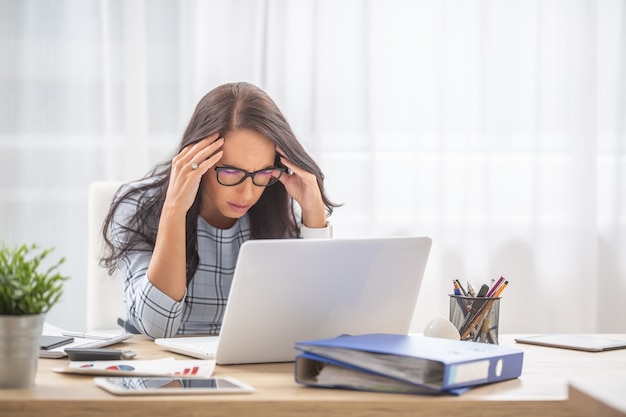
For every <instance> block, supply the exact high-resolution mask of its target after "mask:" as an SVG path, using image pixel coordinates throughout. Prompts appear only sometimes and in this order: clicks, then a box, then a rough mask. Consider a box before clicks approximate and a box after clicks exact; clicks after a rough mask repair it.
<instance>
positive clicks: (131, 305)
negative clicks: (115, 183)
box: [111, 196, 332, 338]
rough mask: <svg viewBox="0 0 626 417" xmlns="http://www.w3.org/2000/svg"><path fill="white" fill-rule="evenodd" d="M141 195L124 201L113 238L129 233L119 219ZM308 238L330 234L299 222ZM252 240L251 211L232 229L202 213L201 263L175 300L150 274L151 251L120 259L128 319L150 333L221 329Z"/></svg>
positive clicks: (133, 208) (130, 211)
mask: <svg viewBox="0 0 626 417" xmlns="http://www.w3.org/2000/svg"><path fill="white" fill-rule="evenodd" d="M138 198H140V197H137V196H133V197H132V198H128V199H126V200H125V201H124V202H123V203H122V204H120V205H119V208H118V210H117V211H116V213H115V218H114V221H113V223H112V228H111V231H112V240H113V242H114V243H115V242H117V244H119V242H120V241H121V239H123V238H124V234H123V232H122V231H121V228H120V224H123V221H124V219H128V218H129V217H130V216H132V214H133V213H134V212H135V211H136V210H137V206H138V200H137V199H138ZM300 230H301V232H300V233H301V235H302V236H303V237H315V238H319V237H331V234H332V229H331V228H330V225H329V226H327V227H326V228H324V229H309V228H306V227H304V226H301V227H300ZM248 239H250V221H249V218H248V215H245V216H243V217H241V218H240V219H238V220H237V222H235V225H234V226H233V227H231V228H230V229H217V228H215V227H213V226H211V225H210V224H208V223H207V222H206V221H205V220H204V219H203V218H201V217H198V255H199V258H200V260H199V265H198V270H197V271H196V274H195V275H194V278H193V280H192V281H191V283H190V284H189V285H188V286H187V290H186V293H185V295H184V297H183V299H182V300H181V301H175V300H173V299H172V298H171V297H169V296H168V295H166V294H164V293H163V292H162V291H161V290H159V289H158V288H157V287H155V286H154V285H153V284H152V283H151V282H150V280H149V279H148V275H147V272H148V266H149V265H150V259H151V258H152V251H151V250H144V251H133V252H130V253H128V254H127V255H126V256H125V257H124V258H123V259H121V260H120V262H119V263H118V268H119V271H120V273H121V276H122V277H123V279H124V285H123V287H124V294H123V300H124V304H125V305H126V315H127V317H126V320H127V321H128V322H129V323H130V324H132V325H133V326H135V328H136V329H137V330H138V331H140V332H141V333H143V334H145V335H147V336H148V337H151V338H159V337H172V336H174V335H176V334H219V332H220V328H221V324H222V318H223V317H224V309H225V307H226V302H227V300H228V294H229V291H230V286H231V283H232V279H233V273H234V271H235V264H236V262H237V256H238V254H239V248H240V247H241V245H242V244H243V242H245V241H246V240H248Z"/></svg>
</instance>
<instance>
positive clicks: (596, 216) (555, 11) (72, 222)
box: [0, 0, 626, 333]
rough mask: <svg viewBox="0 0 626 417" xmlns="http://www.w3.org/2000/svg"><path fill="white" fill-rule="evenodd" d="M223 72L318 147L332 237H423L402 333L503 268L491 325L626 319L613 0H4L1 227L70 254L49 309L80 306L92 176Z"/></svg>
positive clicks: (117, 167)
mask: <svg viewBox="0 0 626 417" xmlns="http://www.w3.org/2000/svg"><path fill="white" fill-rule="evenodd" d="M238 80H246V81H250V82H253V83H256V84H258V85H260V86H261V87H263V88H264V89H266V90H267V91H268V92H269V93H270V94H271V95H272V96H273V97H274V99H275V100H276V101H277V103H278V104H279V106H281V108H282V109H283V111H284V113H285V114H286V116H287V118H288V119H289V121H290V122H291V124H292V126H293V128H294V130H295V131H296V133H297V134H298V136H299V137H300V139H301V140H302V141H303V143H304V144H305V146H306V147H307V148H308V149H309V150H310V152H311V153H312V154H313V155H314V156H315V157H316V158H317V160H318V161H319V162H320V164H321V165H322V168H323V169H324V170H325V173H326V176H327V187H328V190H329V192H330V195H331V198H333V199H334V200H335V201H337V202H343V203H345V205H344V206H343V207H342V208H339V209H337V210H336V212H335V214H334V216H333V219H332V221H333V223H334V228H335V235H336V236H338V237H370V236H397V235H427V236H431V237H432V238H433V248H432V252H431V256H430V260H429V264H428V267H427V270H426V274H425V277H424V282H423V285H422V292H421V294H420V299H419V301H418V305H417V310H416V314H415V320H414V324H413V330H414V331H417V332H419V331H421V330H422V329H423V327H424V325H425V324H426V323H427V322H428V320H430V318H431V317H432V316H433V315H434V314H442V315H447V309H448V293H450V292H451V290H452V280H453V279H456V278H458V279H460V280H461V282H462V283H465V282H466V281H467V280H470V281H472V282H473V283H474V284H475V285H478V284H481V283H489V282H490V281H491V279H493V278H498V277H499V276H504V277H505V278H507V279H509V281H510V285H509V287H508V288H507V290H506V292H505V293H504V294H503V297H504V298H503V300H502V303H501V318H500V320H501V323H500V331H501V332H506V333H511V332H528V333H535V332H548V331H563V332H592V331H602V332H624V331H626V323H625V319H626V307H624V306H626V303H624V302H623V300H624V299H625V298H626V259H625V258H626V256H625V255H626V133H625V123H624V122H625V121H626V100H625V99H626V4H625V3H624V2H623V1H621V0H548V1H544V0H542V1H539V0H535V1H528V0H492V1H487V0H482V1H480V0H473V1H472V0H448V1H430V0H421V1H416V0H369V1H362V0H340V1H336V0H319V1H314V0H295V1H294V0H276V1H271V0H267V1H256V0H235V1H232V0H213V1H201V0H198V1H179V2H175V1H166V0H161V1H155V0H146V1H141V0H126V1H122V0H116V1H112V0H60V1H59V0H56V1H51V0H50V1H45V0H0V149H1V153H0V172H2V176H1V178H0V190H1V193H0V216H1V217H0V239H2V240H3V241H4V242H5V243H9V244H17V243H22V242H37V243H39V244H40V245H42V246H54V247H55V248H56V250H55V252H53V254H55V255H57V256H65V257H66V258H67V262H66V265H65V272H66V273H67V274H68V275H71V277H72V279H71V281H70V282H69V283H68V284H67V285H66V291H65V297H64V300H63V302H62V303H61V304H60V305H59V306H58V307H56V308H55V309H54V310H53V311H52V312H51V314H50V318H49V319H50V320H51V321H52V322H54V324H57V325H59V326H62V327H71V328H78V329H80V328H82V327H84V325H85V321H84V311H85V302H84V294H85V273H86V261H85V259H86V249H85V247H86V239H87V236H86V192H87V186H88V184H89V183H90V182H91V181H94V180H102V179H112V180H130V179H133V178H136V177H138V176H140V175H142V174H144V173H145V172H146V171H147V170H148V169H149V168H150V167H151V166H152V165H153V164H154V163H155V162H159V161H162V160H164V159H166V158H170V157H171V154H170V153H171V151H172V150H173V149H174V148H175V146H176V143H177V142H178V140H179V138H180V135H181V134H182V131H183V129H184V127H185V125H186V122H187V120H188V118H189V117H190V115H191V112H192V111H193V108H194V106H195V104H196V102H197V101H198V100H199V98H200V97H201V96H202V95H204V94H205V93H206V92H207V91H208V90H210V89H211V88H213V87H215V86H217V85H218V84H221V83H224V82H230V81H238ZM392 279H393V277H390V281H391V280H392Z"/></svg>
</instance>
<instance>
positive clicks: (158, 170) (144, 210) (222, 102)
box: [100, 82, 338, 284]
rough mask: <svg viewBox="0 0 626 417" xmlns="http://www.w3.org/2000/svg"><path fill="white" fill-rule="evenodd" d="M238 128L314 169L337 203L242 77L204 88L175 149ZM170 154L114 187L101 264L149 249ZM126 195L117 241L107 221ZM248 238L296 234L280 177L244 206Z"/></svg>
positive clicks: (279, 119) (194, 263)
mask: <svg viewBox="0 0 626 417" xmlns="http://www.w3.org/2000/svg"><path fill="white" fill-rule="evenodd" d="M237 129H250V130H253V131H255V132H258V133H260V134H261V135H263V136H265V137H267V138H269V139H270V140H272V141H273V142H274V143H275V144H276V145H277V146H278V147H280V148H281V149H282V150H283V152H284V153H285V155H286V156H287V158H288V159H289V160H291V161H292V162H293V163H294V164H296V165H297V166H298V167H300V168H302V169H304V170H306V171H308V172H311V173H313V174H315V176H316V177H317V183H318V185H319V188H320V191H321V193H322V199H323V201H324V205H325V206H326V215H327V216H330V215H331V214H332V212H333V208H334V207H337V206H338V205H337V204H334V203H333V202H331V201H330V200H329V199H328V197H327V195H326V193H325V191H324V174H323V173H322V171H321V169H320V167H319V166H318V165H317V164H316V163H315V161H313V159H312V158H311V157H310V156H309V154H308V153H307V152H306V151H305V150H304V148H303V146H302V144H301V143H300V142H299V141H298V140H297V139H296V137H295V135H294V133H293V131H292V130H291V127H290V126H289V123H287V120H286V119H285V117H284V116H283V114H282V113H281V111H280V109H279V108H278V106H277V105H276V104H275V103H274V101H273V100H272V99H271V98H270V97H269V96H268V95H267V94H266V93H265V92H264V91H263V90H261V89H260V88H258V87H256V86H254V85H252V84H249V83H245V82H240V83H232V84H224V85H221V86H219V87H217V88H215V89H214V90H211V91H210V92H209V93H207V94H206V95H205V96H204V97H203V98H202V99H201V100H200V102H199V103H198V105H197V106H196V109H195V111H194V113H193V115H192V116H191V120H190V121H189V124H188V126H187V129H186V130H185V132H184V134H183V137H182V140H181V142H180V145H179V147H178V150H177V151H176V154H178V153H179V152H180V151H181V150H182V149H183V148H185V147H186V146H188V145H191V144H193V143H196V142H198V141H200V140H202V139H204V138H206V137H207V136H210V135H212V134H214V133H219V134H220V135H221V136H224V135H225V134H226V133H227V132H231V131H233V130H237ZM171 169H172V161H171V159H170V160H169V161H167V162H164V163H161V164H158V165H157V166H156V167H155V168H154V169H153V170H152V171H151V172H150V173H149V174H148V175H147V176H146V177H145V178H152V179H153V181H146V182H145V184H144V185H142V186H139V187H124V188H122V189H121V191H118V195H117V196H116V199H115V201H114V203H113V204H112V205H111V208H110V210H109V213H108V215H107V217H106V219H105V221H104V226H103V230H102V234H103V237H104V241H105V243H106V245H107V248H108V251H107V252H108V253H107V254H105V256H103V257H102V258H101V260H100V263H101V265H102V266H104V267H106V268H108V270H109V273H113V271H115V269H116V268H117V264H118V262H119V261H120V260H121V259H123V258H124V256H125V255H126V254H127V253H128V252H131V251H137V250H145V251H152V250H153V249H154V245H155V241H156V235H157V229H158V224H159V218H160V217H161V210H162V208H163V204H164V202H165V194H166V192H167V187H168V184H169V181H170V174H171ZM201 189H202V186H200V188H199V191H198V194H197V195H196V199H195V201H194V203H193V205H192V206H191V208H190V209H189V210H188V212H187V217H186V253H187V284H189V282H190V281H191V279H192V278H193V276H194V275H195V273H196V270H197V268H198V263H199V257H198V248H197V221H198V216H199V214H200V210H201V204H202V202H201V201H202V199H201V198H200V197H201V196H200V190H201ZM128 199H134V200H137V202H136V204H137V211H136V213H135V214H134V215H133V216H132V218H130V219H129V220H128V222H127V223H126V224H125V225H123V226H122V228H123V232H124V235H125V236H127V237H126V238H125V239H124V240H123V242H121V243H120V246H117V245H114V244H113V242H112V241H111V238H110V232H111V223H112V221H113V217H114V215H115V211H116V210H117V208H118V207H119V205H120V204H121V203H122V202H123V201H125V200H128ZM248 213H249V218H250V228H251V238H252V239H261V238H263V239H273V238H294V237H297V236H298V222H299V217H298V216H299V214H298V213H296V212H295V210H294V205H293V200H292V198H291V197H290V196H289V194H288V193H287V191H286V190H285V187H284V186H283V184H282V183H281V182H280V181H279V182H277V183H276V184H274V185H272V186H269V187H267V188H266V189H265V190H264V191H263V194H262V195H261V197H260V199H259V201H258V202H257V203H256V204H255V205H254V206H253V207H251V208H250V210H249V212H248Z"/></svg>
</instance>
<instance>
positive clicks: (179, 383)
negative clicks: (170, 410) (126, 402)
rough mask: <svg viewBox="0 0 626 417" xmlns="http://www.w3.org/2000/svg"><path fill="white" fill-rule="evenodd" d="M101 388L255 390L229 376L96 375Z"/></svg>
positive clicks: (123, 391)
mask: <svg viewBox="0 0 626 417" xmlns="http://www.w3.org/2000/svg"><path fill="white" fill-rule="evenodd" d="M93 380H94V382H95V384H96V385H97V386H99V387H100V388H102V389H104V390H106V391H109V392H110V393H112V394H116V395H157V394H161V395H172V394H245V393H250V392H253V391H254V388H253V387H252V386H250V385H248V384H244V383H243V382H241V381H239V380H237V379H235V378H228V377H220V378H171V377H96V378H94V379H93Z"/></svg>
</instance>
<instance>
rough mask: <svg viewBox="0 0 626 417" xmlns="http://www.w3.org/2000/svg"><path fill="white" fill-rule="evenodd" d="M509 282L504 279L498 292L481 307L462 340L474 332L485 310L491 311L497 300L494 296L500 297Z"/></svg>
mask: <svg viewBox="0 0 626 417" xmlns="http://www.w3.org/2000/svg"><path fill="white" fill-rule="evenodd" d="M508 284H509V281H504V282H503V283H502V285H500V287H499V288H498V289H497V290H496V293H495V294H494V295H493V296H492V299H491V300H489V301H488V302H487V303H485V304H483V305H482V306H481V307H480V309H479V310H478V312H477V313H476V315H475V316H474V319H473V320H472V321H471V322H470V325H469V326H468V327H467V328H466V329H465V331H464V332H463V334H462V335H461V340H464V339H466V338H467V336H469V334H470V333H471V332H472V329H474V327H476V325H477V324H478V322H479V321H480V318H481V316H482V315H483V313H484V312H485V311H489V309H490V308H491V306H492V305H493V303H494V302H495V300H494V298H498V297H499V296H500V294H502V291H504V289H505V288H506V286H507V285H508Z"/></svg>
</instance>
